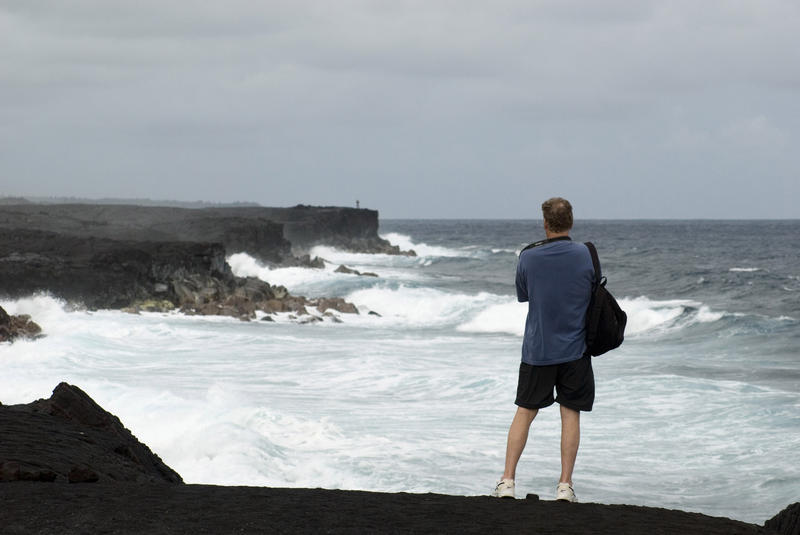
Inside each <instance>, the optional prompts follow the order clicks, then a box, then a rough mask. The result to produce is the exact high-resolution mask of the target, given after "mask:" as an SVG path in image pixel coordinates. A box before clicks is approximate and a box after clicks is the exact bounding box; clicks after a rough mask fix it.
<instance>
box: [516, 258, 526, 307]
mask: <svg viewBox="0 0 800 535" xmlns="http://www.w3.org/2000/svg"><path fill="white" fill-rule="evenodd" d="M516 283H517V301H519V302H520V303H524V302H525V301H527V300H528V277H526V276H525V270H524V269H523V267H522V258H520V259H519V262H517V281H516Z"/></svg>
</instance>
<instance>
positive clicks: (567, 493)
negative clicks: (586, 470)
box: [556, 483, 578, 502]
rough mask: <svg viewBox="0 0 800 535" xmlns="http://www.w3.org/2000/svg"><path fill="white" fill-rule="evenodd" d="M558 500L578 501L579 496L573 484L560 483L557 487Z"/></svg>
mask: <svg viewBox="0 0 800 535" xmlns="http://www.w3.org/2000/svg"><path fill="white" fill-rule="evenodd" d="M556 500H559V501H562V502H577V501H578V498H577V497H576V496H575V491H574V490H572V485H570V484H569V483H559V484H558V487H557V488H556Z"/></svg>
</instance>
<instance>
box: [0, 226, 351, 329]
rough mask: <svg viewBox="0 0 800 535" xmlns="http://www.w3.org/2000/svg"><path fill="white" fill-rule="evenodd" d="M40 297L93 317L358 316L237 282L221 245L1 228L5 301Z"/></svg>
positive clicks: (343, 306)
mask: <svg viewBox="0 0 800 535" xmlns="http://www.w3.org/2000/svg"><path fill="white" fill-rule="evenodd" d="M38 292H46V293H49V294H52V295H54V296H57V297H60V298H63V299H65V300H67V301H69V302H71V303H75V304H77V305H80V306H85V307H88V308H92V309H100V308H112V309H127V310H129V311H134V312H135V311H138V310H149V311H165V310H171V309H173V308H180V309H182V310H183V311H184V312H187V313H190V314H204V315H226V316H234V317H238V318H240V319H253V318H255V317H256V314H255V313H256V311H262V312H264V313H267V314H271V313H275V312H294V313H296V314H302V315H306V314H308V311H307V309H306V307H309V306H316V307H317V309H318V311H319V312H320V313H321V314H322V313H324V312H325V311H326V309H334V310H338V311H339V312H343V313H358V310H357V309H356V308H355V306H353V305H352V304H350V303H346V302H345V301H344V300H342V299H341V298H331V299H327V300H326V299H322V298H321V299H306V298H305V297H302V296H293V295H290V294H289V292H288V291H287V290H286V288H284V287H282V286H272V285H270V284H268V283H266V282H264V281H261V280H259V279H257V278H252V277H249V278H240V277H235V276H234V275H233V273H232V272H231V269H230V266H229V265H228V263H227V262H226V261H225V249H224V247H223V246H222V245H221V244H218V243H195V242H159V241H155V242H154V241H123V240H111V239H107V238H95V237H88V238H81V237H77V236H72V235H63V234H57V233H54V232H47V231H42V230H27V229H11V230H9V229H2V228H0V296H4V297H9V298H19V297H24V296H27V295H31V294H34V293H38ZM323 305H324V306H323ZM315 318H319V317H318V316H315Z"/></svg>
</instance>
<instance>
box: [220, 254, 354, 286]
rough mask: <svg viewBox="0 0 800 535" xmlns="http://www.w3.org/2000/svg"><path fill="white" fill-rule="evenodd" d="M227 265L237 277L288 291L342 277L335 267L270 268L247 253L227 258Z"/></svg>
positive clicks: (329, 281)
mask: <svg viewBox="0 0 800 535" xmlns="http://www.w3.org/2000/svg"><path fill="white" fill-rule="evenodd" d="M228 264H230V266H231V270H232V271H233V274H234V275H236V276H237V277H258V278H259V279H261V280H263V281H265V282H268V283H270V284H272V285H280V286H285V287H286V288H288V289H289V291H294V290H296V289H297V288H302V287H305V286H308V285H311V284H318V283H331V282H333V281H335V280H337V279H338V278H340V277H341V276H342V274H340V273H335V272H334V269H335V267H331V266H329V265H326V267H325V269H312V268H303V267H285V268H270V267H268V266H265V265H263V264H261V263H260V262H259V261H258V260H256V259H255V258H253V257H252V256H250V255H248V254H247V253H236V254H233V255H231V256H229V257H228Z"/></svg>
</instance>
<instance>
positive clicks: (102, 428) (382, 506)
mask: <svg viewBox="0 0 800 535" xmlns="http://www.w3.org/2000/svg"><path fill="white" fill-rule="evenodd" d="M0 429H1V430H2V432H3V433H2V436H0V465H2V466H3V469H2V472H3V474H4V476H3V478H5V480H8V479H15V480H14V481H12V482H5V483H0V504H2V506H0V526H2V533H3V534H23V533H24V534H28V533H38V534H51V533H52V534H55V533H58V534H64V533H111V534H128V533H131V534H133V533H152V534H161V533H187V534H188V533H192V534H194V533H496V532H500V533H502V532H506V531H508V532H511V533H537V534H559V535H568V534H583V533H595V534H614V535H625V534H637V535H638V534H643V533H644V534H655V533H659V534H676V535H678V534H680V535H685V534H693V533H698V534H699V533H703V534H710V535H714V534H719V535H723V534H724V535H729V534H759V533H760V534H782V535H797V534H798V529H800V525H798V518H800V503H796V504H793V505H791V506H789V507H787V508H786V509H785V510H784V511H782V512H781V513H780V514H778V515H776V517H775V518H773V519H771V520H769V521H768V522H767V526H757V525H754V524H747V523H744V522H739V521H735V520H730V519H727V518H716V517H710V516H706V515H702V514H697V513H687V512H683V511H675V510H666V509H658V508H652V507H638V506H630V505H601V504H593V503H588V504H567V503H560V502H553V501H536V500H498V499H495V498H489V497H483V496H479V497H463V496H446V495H441V494H405V493H394V494H393V493H377V492H360V491H338V490H322V489H276V488H265V487H220V486H211V485H184V484H181V480H180V476H178V474H176V473H175V472H174V471H172V470H171V469H170V468H169V467H167V466H166V465H164V464H163V462H161V460H160V459H159V458H158V457H157V456H156V455H155V454H153V453H152V452H151V451H150V450H149V448H147V447H146V446H145V445H143V444H141V443H139V442H138V440H136V439H135V437H133V435H132V434H131V433H130V431H128V430H127V429H125V428H124V427H123V426H122V423H121V422H120V421H119V419H118V418H116V417H115V416H113V415H111V414H109V413H108V412H106V411H105V410H103V409H102V408H101V407H100V406H99V405H97V404H96V403H95V402H94V401H92V400H91V398H90V397H89V396H88V395H86V394H85V393H84V392H83V391H81V390H80V389H79V388H77V387H75V386H71V385H68V384H66V383H62V384H60V385H59V386H58V387H57V388H56V389H55V390H54V392H53V396H52V397H51V398H50V399H48V400H39V401H35V402H33V403H30V404H27V405H13V406H2V405H0ZM9 466H11V467H12V468H13V467H14V466H16V467H18V468H19V470H17V471H16V472H14V470H11V471H10V472H9V470H8V468H9ZM9 473H12V474H15V473H16V474H18V475H22V474H26V477H10V478H9V477H8V474H9ZM36 474H39V476H46V477H29V476H35V475H36ZM95 476H96V477H95ZM0 479H2V478H0ZM45 481H46V482H45ZM69 481H72V482H73V483H80V484H69V483H68V482H69Z"/></svg>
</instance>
